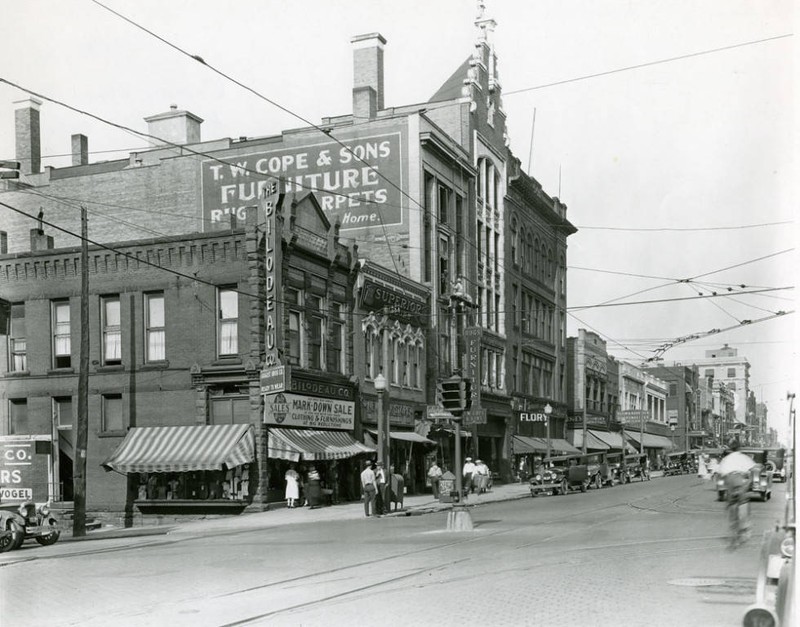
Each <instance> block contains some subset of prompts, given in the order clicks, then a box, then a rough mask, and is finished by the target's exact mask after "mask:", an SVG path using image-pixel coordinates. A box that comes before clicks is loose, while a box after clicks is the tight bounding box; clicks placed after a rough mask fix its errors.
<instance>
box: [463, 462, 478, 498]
mask: <svg viewBox="0 0 800 627" xmlns="http://www.w3.org/2000/svg"><path fill="white" fill-rule="evenodd" d="M474 473H475V464H474V463H473V462H472V458H471V457H467V459H466V460H464V468H463V469H462V471H461V476H462V477H463V478H464V486H463V489H464V492H465V493H466V492H467V491H469V492H472V475H473V474H474Z"/></svg>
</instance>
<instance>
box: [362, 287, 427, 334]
mask: <svg viewBox="0 0 800 627" xmlns="http://www.w3.org/2000/svg"><path fill="white" fill-rule="evenodd" d="M361 307H362V308H363V309H364V310H366V311H377V310H380V309H383V308H384V307H389V308H390V309H391V310H392V312H393V313H396V315H398V316H399V317H401V318H408V319H410V320H413V321H414V323H415V324H418V325H419V326H427V316H428V311H429V310H428V304H427V303H426V302H425V301H423V300H421V299H418V298H413V297H411V296H407V295H406V294H403V293H402V292H400V291H397V290H393V289H391V288H389V287H386V286H385V285H381V284H380V283H376V282H375V281H370V280H369V279H367V280H365V281H364V287H363V288H362V289H361Z"/></svg>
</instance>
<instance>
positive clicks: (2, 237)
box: [0, 231, 8, 255]
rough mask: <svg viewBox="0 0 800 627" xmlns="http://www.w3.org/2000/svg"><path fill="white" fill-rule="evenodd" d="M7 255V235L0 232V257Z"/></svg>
mask: <svg viewBox="0 0 800 627" xmlns="http://www.w3.org/2000/svg"><path fill="white" fill-rule="evenodd" d="M7 254H8V233H6V232H5V231H0V255H7Z"/></svg>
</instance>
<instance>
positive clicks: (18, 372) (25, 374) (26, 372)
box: [3, 370, 31, 377]
mask: <svg viewBox="0 0 800 627" xmlns="http://www.w3.org/2000/svg"><path fill="white" fill-rule="evenodd" d="M30 375H31V371H30V370H9V371H8V372H6V373H5V375H3V376H5V377H29V376H30Z"/></svg>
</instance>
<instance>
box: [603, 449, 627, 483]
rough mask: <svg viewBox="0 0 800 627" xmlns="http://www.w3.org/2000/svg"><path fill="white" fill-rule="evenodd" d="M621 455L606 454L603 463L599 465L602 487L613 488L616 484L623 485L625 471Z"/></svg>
mask: <svg viewBox="0 0 800 627" xmlns="http://www.w3.org/2000/svg"><path fill="white" fill-rule="evenodd" d="M624 457H625V456H624V455H623V453H621V452H620V453H606V454H605V456H604V459H603V462H602V463H601V464H600V475H601V477H602V481H603V485H606V486H609V487H610V486H614V485H616V484H618V483H625V482H626V479H625V471H624V470H623V467H624V465H625V464H624V463H623V462H624Z"/></svg>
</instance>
